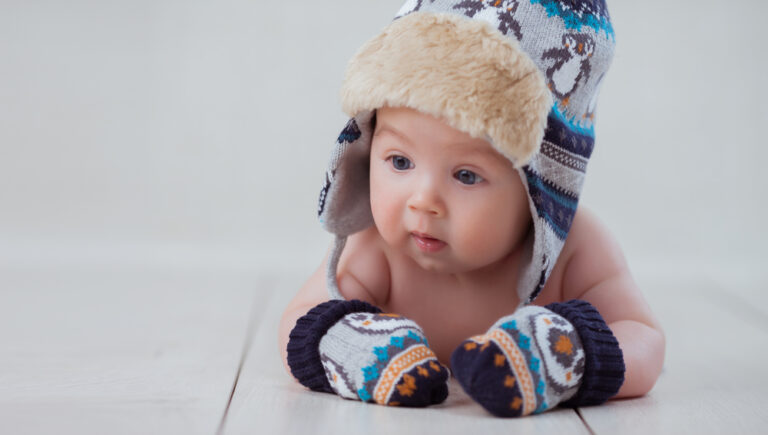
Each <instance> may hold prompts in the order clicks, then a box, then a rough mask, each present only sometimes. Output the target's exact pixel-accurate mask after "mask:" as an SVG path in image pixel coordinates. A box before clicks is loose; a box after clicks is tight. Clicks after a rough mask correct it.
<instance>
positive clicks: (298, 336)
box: [288, 299, 381, 393]
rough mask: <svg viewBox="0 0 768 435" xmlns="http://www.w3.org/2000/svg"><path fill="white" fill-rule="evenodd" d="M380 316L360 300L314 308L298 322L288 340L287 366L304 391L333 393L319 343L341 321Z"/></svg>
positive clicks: (342, 301)
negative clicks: (352, 315)
mask: <svg viewBox="0 0 768 435" xmlns="http://www.w3.org/2000/svg"><path fill="white" fill-rule="evenodd" d="M356 312H365V313H380V312H381V309H379V308H377V307H375V306H373V305H371V304H369V303H367V302H363V301H360V300H357V299H353V300H351V301H344V300H338V299H336V300H330V301H327V302H323V303H321V304H319V305H317V306H316V307H314V308H312V309H311V310H309V312H307V314H305V315H303V316H302V317H300V318H299V320H297V321H296V326H294V327H293V330H291V333H290V335H289V339H288V366H289V367H290V368H291V374H293V376H294V377H295V378H296V379H297V380H298V381H299V382H300V383H301V384H302V385H304V386H305V387H307V388H309V389H310V390H314V391H323V392H327V393H333V392H334V391H333V390H332V389H331V386H330V384H329V383H328V379H327V377H326V375H325V369H324V368H323V364H322V363H321V362H320V353H319V351H318V347H319V345H320V339H322V338H323V335H325V333H326V332H327V331H328V329H329V328H330V327H331V326H333V324H334V323H336V322H337V321H338V320H339V319H341V318H342V317H344V316H346V315H347V314H349V313H356Z"/></svg>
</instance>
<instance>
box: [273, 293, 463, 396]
mask: <svg viewBox="0 0 768 435" xmlns="http://www.w3.org/2000/svg"><path fill="white" fill-rule="evenodd" d="M288 364H289V366H290V368H291V372H292V373H293V375H294V376H295V377H296V379H298V380H299V382H301V383H302V384H303V385H304V386H306V387H308V388H310V389H312V390H315V391H322V392H327V393H336V394H338V395H339V396H341V397H344V398H346V399H355V400H362V401H364V402H368V401H370V402H375V403H378V404H382V405H402V406H427V405H431V404H435V403H441V402H442V401H444V400H445V398H446V397H447V396H448V387H447V383H446V382H447V380H448V376H449V373H448V369H447V368H446V367H444V366H442V365H441V364H440V363H439V362H438V361H437V357H436V356H435V354H434V352H432V350H431V349H430V348H429V347H428V344H427V340H426V338H424V334H423V333H422V331H421V328H419V326H418V325H417V324H416V323H414V322H413V321H411V320H409V319H406V318H405V317H402V316H399V315H396V314H383V313H381V311H380V310H379V309H378V308H376V307H374V306H372V305H370V304H367V303H365V302H361V301H356V300H355V301H338V300H335V301H329V302H324V303H322V304H320V305H318V306H317V307H315V308H313V309H312V310H310V311H309V313H307V314H306V315H305V316H303V317H302V318H301V319H299V321H298V322H297V323H296V327H295V328H294V330H293V331H291V336H290V341H289V343H288Z"/></svg>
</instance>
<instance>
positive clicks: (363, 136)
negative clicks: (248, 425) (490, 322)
mask: <svg viewBox="0 0 768 435" xmlns="http://www.w3.org/2000/svg"><path fill="white" fill-rule="evenodd" d="M414 12H422V13H439V14H454V15H460V16H463V17H466V18H468V19H472V20H479V21H484V22H486V23H488V24H490V25H491V26H492V27H493V28H495V29H497V30H498V31H499V32H500V33H501V34H502V35H504V36H505V37H507V38H509V39H512V40H514V41H515V42H516V43H517V44H519V47H520V48H521V49H522V51H523V52H524V53H525V54H526V55H528V56H529V57H530V58H531V60H532V61H533V62H534V64H535V65H536V66H537V67H538V69H539V70H540V71H541V73H542V74H543V76H544V78H545V80H546V83H547V86H548V87H549V90H550V92H551V95H552V97H553V100H554V104H553V105H552V108H551V110H550V113H549V115H548V117H547V125H546V128H545V131H544V138H543V140H542V143H541V146H540V149H539V152H538V153H536V154H535V155H534V156H533V158H532V159H531V160H530V161H529V162H528V164H527V165H526V166H524V167H523V168H521V169H520V170H519V172H520V177H521V179H522V181H523V184H524V185H525V187H526V190H527V192H528V196H529V207H530V210H531V215H532V216H533V226H534V245H533V249H532V251H531V256H530V258H529V259H527V260H526V264H525V266H524V271H523V273H522V274H521V276H520V280H519V282H518V283H517V292H518V297H519V298H520V300H522V301H524V302H530V301H532V300H534V299H535V298H536V297H537V296H538V294H539V293H540V292H541V290H542V288H543V287H544V284H545V283H546V281H547V279H548V277H549V275H550V273H551V272H552V269H553V268H554V266H555V264H556V263H557V258H558V256H559V255H560V252H561V250H562V248H563V245H564V244H565V239H566V237H567V236H568V233H569V231H570V228H571V224H572V223H573V218H574V216H575V213H576V209H577V206H578V202H579V196H580V192H581V189H582V186H583V183H584V176H585V173H586V168H587V163H588V161H589V158H590V156H591V154H592V151H593V149H594V144H595V128H594V120H595V110H596V105H597V99H598V96H599V92H600V87H601V84H602V81H603V78H604V76H605V74H606V73H607V71H608V68H609V66H610V63H611V60H612V58H613V52H614V46H615V34H614V29H613V26H612V25H611V20H610V16H609V13H608V9H607V7H606V5H605V1H604V0H408V1H406V2H405V4H404V5H403V6H402V8H401V9H400V10H399V11H398V13H397V15H396V17H395V18H396V19H399V18H401V17H404V16H406V15H410V14H412V13H414ZM423 55H424V56H427V55H429V53H424V54H423ZM371 117H372V113H371V112H368V111H366V112H362V113H359V114H358V115H356V116H355V117H354V118H352V119H351V120H350V122H349V124H348V125H347V126H346V127H345V129H344V132H342V134H341V135H340V137H339V140H338V141H337V147H336V150H335V151H334V156H333V158H332V159H331V160H332V161H331V165H330V169H329V170H328V173H327V174H326V178H325V184H324V187H323V191H322V193H321V198H320V208H319V209H320V220H321V222H323V225H324V226H325V227H326V229H328V230H329V231H331V232H333V233H334V234H337V235H339V236H340V237H342V238H344V237H346V236H347V235H349V234H353V233H354V232H356V231H360V230H362V229H365V228H367V227H368V226H370V225H372V224H373V219H372V216H371V214H370V207H369V205H368V204H369V202H368V201H369V196H368V190H367V184H366V181H365V177H366V176H367V174H368V172H367V171H366V170H363V169H360V170H357V171H356V170H355V169H354V167H355V166H354V165H355V164H359V165H360V167H361V168H367V166H366V165H367V163H366V161H365V157H366V156H367V154H365V153H366V150H368V149H369V146H370V130H371V125H370V121H371V119H372V118H371ZM351 127H353V128H351ZM350 131H351V132H352V133H353V134H350ZM334 180H337V181H336V182H335V181H334ZM328 202H331V203H333V204H332V205H330V206H329V205H328V204H327V203H328ZM337 246H342V245H341V244H340V243H339V244H337ZM334 249H336V248H334ZM340 249H341V248H340ZM330 273H331V272H329V277H330ZM329 282H330V283H331V284H333V282H332V280H330V278H329ZM329 288H330V289H332V290H331V293H332V296H334V297H337V296H338V294H337V292H335V291H334V289H335V287H333V285H331V287H329Z"/></svg>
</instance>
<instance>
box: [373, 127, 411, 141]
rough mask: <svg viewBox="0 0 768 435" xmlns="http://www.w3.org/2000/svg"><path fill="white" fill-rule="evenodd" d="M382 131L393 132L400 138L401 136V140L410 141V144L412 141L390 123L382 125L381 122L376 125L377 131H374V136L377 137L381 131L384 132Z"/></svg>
mask: <svg viewBox="0 0 768 435" xmlns="http://www.w3.org/2000/svg"><path fill="white" fill-rule="evenodd" d="M382 132H389V133H392V134H394V135H395V136H397V137H398V138H400V140H402V141H404V142H406V143H408V144H409V145H410V144H411V141H410V140H409V139H408V137H407V136H406V135H404V134H403V133H401V132H399V131H398V130H397V129H396V128H394V127H390V126H388V125H381V124H379V125H377V126H376V131H375V132H374V133H373V136H374V137H376V136H378V135H379V133H382Z"/></svg>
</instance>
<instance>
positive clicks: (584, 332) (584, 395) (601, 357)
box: [545, 299, 625, 407]
mask: <svg viewBox="0 0 768 435" xmlns="http://www.w3.org/2000/svg"><path fill="white" fill-rule="evenodd" d="M545 308H547V309H549V310H551V311H553V312H555V313H557V314H559V315H561V316H563V317H564V318H566V319H567V320H568V321H569V322H571V324H573V326H574V328H576V331H577V332H578V334H579V338H580V339H581V344H582V346H583V347H584V354H585V357H586V361H585V365H584V375H583V377H582V383H581V386H580V387H579V391H578V392H577V393H576V395H575V396H573V397H572V398H571V399H569V400H568V401H566V402H563V403H561V404H560V405H561V406H568V407H576V406H589V405H599V404H601V403H603V402H605V401H606V400H608V399H610V398H611V397H613V396H615V395H616V393H617V392H618V391H619V388H621V385H622V384H623V383H624V371H625V367H624V357H623V354H622V352H621V348H620V347H619V342H618V341H617V340H616V337H615V336H614V335H613V332H612V331H611V329H610V328H609V327H608V325H607V324H606V323H605V320H603V317H602V316H601V315H600V313H599V312H598V311H597V309H596V308H595V307H593V306H592V305H591V304H590V303H589V302H587V301H583V300H579V299H573V300H570V301H567V302H562V303H559V302H555V303H552V304H549V305H547V306H546V307H545Z"/></svg>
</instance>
